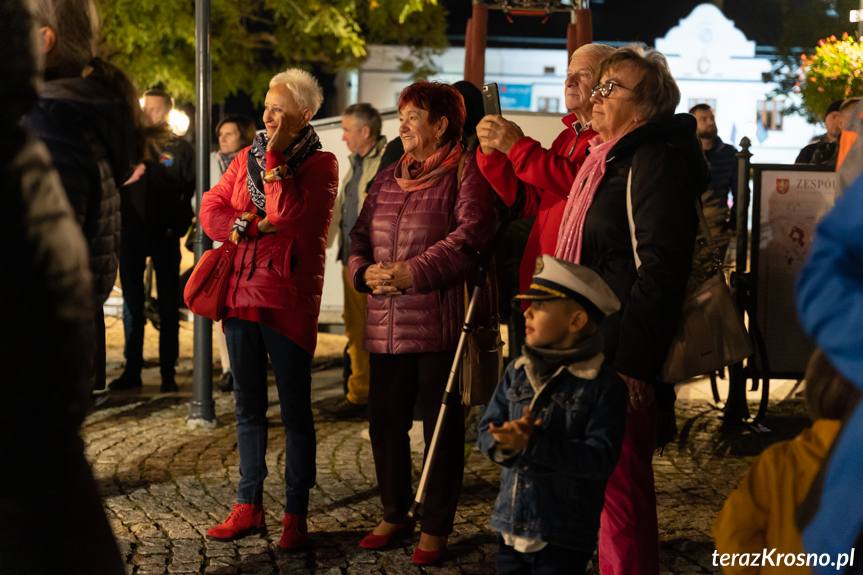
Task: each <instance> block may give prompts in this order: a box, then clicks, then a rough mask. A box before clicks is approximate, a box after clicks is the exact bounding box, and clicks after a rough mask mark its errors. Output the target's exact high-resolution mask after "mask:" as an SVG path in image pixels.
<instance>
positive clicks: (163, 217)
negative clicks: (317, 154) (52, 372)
mask: <svg viewBox="0 0 863 575" xmlns="http://www.w3.org/2000/svg"><path fill="white" fill-rule="evenodd" d="M172 107H173V104H172V101H171V97H170V96H168V94H166V93H165V92H163V91H161V90H149V91H147V92H145V93H144V114H145V115H146V121H147V123H149V124H150V125H152V126H158V125H163V124H167V122H168V116H169V114H170V112H171V109H172ZM155 152H156V153H154V154H153V157H154V158H157V159H155V160H147V161H145V162H144V163H142V164H139V165H138V167H137V168H136V170H135V175H134V176H132V178H131V179H130V181H129V183H128V184H127V185H126V186H125V187H124V188H123V190H122V191H121V200H122V203H121V211H122V215H123V234H122V242H121V245H120V283H121V284H122V286H123V327H124V328H125V332H126V345H125V349H124V354H125V356H126V368H125V370H124V371H123V374H122V375H121V376H120V377H119V378H117V379H115V380H114V381H112V382H111V384H110V388H111V389H112V390H120V389H134V388H138V387H141V369H142V368H143V365H144V356H143V350H144V325H145V323H146V318H145V317H144V298H145V296H146V295H147V294H145V293H144V286H143V282H142V278H143V275H144V269H145V267H146V263H147V257H150V258H151V259H152V261H153V268H154V270H155V272H156V281H157V285H158V290H159V293H158V307H159V323H160V326H159V364H160V368H161V375H162V386H161V390H162V391H163V392H171V391H177V383H176V382H175V381H174V373H175V371H174V364H175V363H176V362H177V357H178V356H179V350H180V344H179V329H180V322H179V320H180V316H179V310H178V308H177V301H178V299H179V293H180V280H179V278H180V238H182V237H183V236H184V235H185V234H186V232H187V231H188V228H189V224H190V223H191V220H192V208H191V198H192V194H194V192H195V166H194V159H195V158H194V156H195V154H194V150H193V148H192V146H191V145H190V144H188V143H187V142H185V141H184V140H182V139H180V138H178V137H173V138H171V139H170V140H169V141H168V142H167V143H166V144H165V145H164V146H162V149H159V150H155Z"/></svg>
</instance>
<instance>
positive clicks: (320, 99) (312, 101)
mask: <svg viewBox="0 0 863 575" xmlns="http://www.w3.org/2000/svg"><path fill="white" fill-rule="evenodd" d="M277 84H284V85H285V86H286V87H287V88H288V90H290V91H291V93H292V94H293V95H294V100H296V102H297V106H298V107H299V108H300V110H311V111H312V116H314V115H315V114H317V113H318V110H320V108H321V104H323V103H324V91H323V90H322V89H321V85H320V84H318V81H317V80H316V79H315V77H314V76H312V75H311V74H309V73H308V72H306V71H305V70H300V69H299V68H289V69H287V70H285V71H284V72H279V73H278V74H276V75H275V76H273V79H272V80H270V88H272V87H273V86H275V85H277Z"/></svg>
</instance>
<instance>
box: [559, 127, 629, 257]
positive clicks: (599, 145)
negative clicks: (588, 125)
mask: <svg viewBox="0 0 863 575" xmlns="http://www.w3.org/2000/svg"><path fill="white" fill-rule="evenodd" d="M619 139H620V137H617V138H614V139H613V140H609V141H608V142H603V141H602V137H601V136H596V137H595V138H594V139H593V140H592V141H591V143H590V154H589V155H588V156H587V159H586V160H585V161H584V163H583V164H582V165H581V168H579V170H578V175H577V176H576V177H575V181H574V182H573V183H572V189H570V191H569V197H568V198H567V200H566V207H565V208H564V211H563V220H562V221H561V224H560V231H559V232H558V235H557V247H556V248H555V250H554V257H556V258H560V259H562V260H567V261H570V262H575V263H580V262H581V245H582V242H583V240H584V220H585V218H586V217H587V210H589V209H590V204H592V203H593V197H594V196H595V195H596V189H597V188H598V187H599V183H600V182H601V181H602V178H603V177H604V176H605V160H606V158H607V157H608V153H609V152H610V151H611V150H612V148H614V145H615V144H616V143H617V141H618V140H619Z"/></svg>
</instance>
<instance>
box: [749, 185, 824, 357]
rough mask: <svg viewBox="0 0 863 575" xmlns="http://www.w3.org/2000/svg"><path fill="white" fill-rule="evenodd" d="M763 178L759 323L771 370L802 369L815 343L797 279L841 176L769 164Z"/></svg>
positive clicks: (759, 261) (758, 299) (760, 226)
mask: <svg viewBox="0 0 863 575" xmlns="http://www.w3.org/2000/svg"><path fill="white" fill-rule="evenodd" d="M760 183H761V201H760V204H759V205H760V212H761V213H760V217H759V224H760V225H759V237H758V240H757V241H758V246H759V252H758V263H757V265H758V269H757V274H758V297H757V300H756V301H757V304H756V306H757V319H758V324H759V327H760V328H761V333H762V335H763V336H764V342H765V346H766V348H767V357H768V358H769V361H770V371H771V372H773V373H794V372H800V373H802V372H803V371H805V369H806V363H807V361H808V360H809V356H810V355H811V353H812V351H813V346H812V344H811V343H810V342H809V341H808V339H807V338H806V336H805V335H804V333H803V330H802V328H801V327H800V324H799V322H798V320H797V307H796V303H795V292H794V281H795V279H796V277H797V272H799V271H800V268H801V267H802V266H803V265H804V264H805V263H806V257H807V256H808V254H809V251H810V249H811V247H812V239H813V238H814V236H815V227H816V225H817V224H818V221H819V220H820V219H821V217H822V216H823V215H824V214H825V213H827V212H828V211H829V210H830V208H832V207H833V202H834V200H835V198H836V186H837V178H836V174H835V172H814V171H796V170H795V171H791V170H775V171H774V170H764V171H762V172H761V181H760ZM753 241H755V238H753ZM759 363H760V362H759ZM762 369H763V366H762Z"/></svg>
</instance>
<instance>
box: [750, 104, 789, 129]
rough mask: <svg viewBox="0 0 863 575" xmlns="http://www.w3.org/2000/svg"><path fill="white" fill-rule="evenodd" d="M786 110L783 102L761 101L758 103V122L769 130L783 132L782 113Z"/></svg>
mask: <svg viewBox="0 0 863 575" xmlns="http://www.w3.org/2000/svg"><path fill="white" fill-rule="evenodd" d="M784 110H785V102H784V101H783V100H761V101H759V102H758V117H757V118H756V119H757V121H759V122H761V124H763V125H764V127H765V128H766V129H768V130H782V112H783V111H784Z"/></svg>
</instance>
